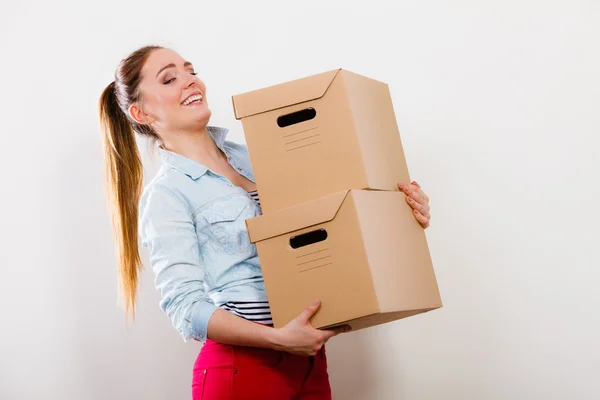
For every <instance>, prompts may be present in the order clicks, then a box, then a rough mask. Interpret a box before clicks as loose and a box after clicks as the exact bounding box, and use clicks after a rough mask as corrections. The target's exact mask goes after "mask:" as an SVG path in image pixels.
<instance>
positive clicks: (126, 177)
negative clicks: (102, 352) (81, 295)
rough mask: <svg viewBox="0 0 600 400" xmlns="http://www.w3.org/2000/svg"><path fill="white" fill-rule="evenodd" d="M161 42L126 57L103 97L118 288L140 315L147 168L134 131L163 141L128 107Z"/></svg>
mask: <svg viewBox="0 0 600 400" xmlns="http://www.w3.org/2000/svg"><path fill="white" fill-rule="evenodd" d="M160 48H162V47H160V46H145V47H142V48H140V49H138V50H136V51H134V52H133V53H131V54H130V55H129V56H128V57H127V58H125V59H123V60H121V62H120V64H119V66H118V68H117V71H116V73H115V80H114V81H113V82H111V83H110V84H109V85H108V86H107V87H106V88H105V89H104V91H103V92H102V95H101V96H100V102H99V103H100V104H99V113H100V130H101V132H102V136H103V148H104V163H105V189H106V197H107V202H108V207H109V212H110V215H111V221H112V227H113V233H114V239H115V246H116V250H117V265H118V272H119V284H120V285H119V286H120V289H121V290H120V292H121V296H122V300H123V303H124V306H125V313H126V315H127V316H132V317H133V318H135V305H136V298H137V287H138V276H139V273H140V271H141V268H142V262H141V259H140V254H139V247H138V203H139V200H140V196H141V192H142V189H143V166H142V160H141V157H140V153H139V150H138V148H137V144H136V140H135V132H138V133H139V134H140V135H142V136H146V137H149V138H151V139H152V140H154V141H156V140H160V138H159V136H158V135H157V134H156V132H154V130H153V129H152V128H151V127H150V126H148V125H143V124H139V123H137V122H136V121H134V120H132V119H131V117H130V116H129V112H128V109H129V106H130V105H131V104H132V103H134V102H137V101H141V95H140V91H139V83H140V81H141V71H142V67H143V66H144V63H145V62H146V60H147V59H148V56H149V55H150V53H151V52H152V51H154V50H156V49H160Z"/></svg>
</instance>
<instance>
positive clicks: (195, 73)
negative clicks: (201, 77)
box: [164, 72, 198, 85]
mask: <svg viewBox="0 0 600 400" xmlns="http://www.w3.org/2000/svg"><path fill="white" fill-rule="evenodd" d="M190 74H192V75H198V73H197V72H190ZM174 80H175V78H171V79H169V80H167V81H165V82H164V84H165V85H168V84H169V83H171V82H173V81H174Z"/></svg>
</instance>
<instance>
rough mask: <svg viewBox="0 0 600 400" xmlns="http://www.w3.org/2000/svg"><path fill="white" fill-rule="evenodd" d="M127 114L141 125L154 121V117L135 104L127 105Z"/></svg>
mask: <svg viewBox="0 0 600 400" xmlns="http://www.w3.org/2000/svg"><path fill="white" fill-rule="evenodd" d="M128 111H129V116H130V117H131V118H132V119H133V120H134V121H135V122H137V123H138V124H141V125H150V124H151V123H152V122H154V119H153V118H152V117H151V116H150V114H147V113H145V112H144V111H143V110H142V109H141V108H140V107H139V106H138V105H137V104H135V103H134V104H132V105H130V106H129V110H128Z"/></svg>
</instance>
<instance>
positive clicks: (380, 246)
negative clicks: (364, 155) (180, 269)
mask: <svg viewBox="0 0 600 400" xmlns="http://www.w3.org/2000/svg"><path fill="white" fill-rule="evenodd" d="M246 225H247V228H248V232H249V236H250V240H251V241H252V242H253V243H256V246H257V250H258V256H259V259H260V263H261V267H262V271H263V275H264V279H265V285H266V289H267V295H268V298H269V303H270V305H271V312H272V314H273V321H274V324H275V326H276V327H282V326H284V325H285V324H287V323H288V322H289V321H290V320H292V319H293V318H295V317H296V316H298V315H299V314H300V313H301V312H302V310H304V309H305V308H306V307H307V306H308V305H309V304H310V303H311V302H312V301H313V300H315V299H319V300H321V302H322V304H321V308H320V310H319V311H318V312H317V314H316V315H315V316H314V317H313V319H312V324H313V326H315V327H317V328H323V327H330V326H335V325H340V324H343V323H347V322H348V323H349V324H350V325H351V326H352V328H353V329H361V328H365V327H368V326H372V325H377V324H381V323H385V322H388V321H393V320H397V319H400V318H405V317H409V316H411V315H415V314H419V313H423V312H426V311H430V310H433V309H436V308H439V307H441V306H442V302H441V298H440V293H439V290H438V286H437V282H436V278H435V273H434V271H433V266H432V262H431V257H430V255H429V248H428V245H427V240H426V237H425V232H424V229H423V227H422V226H421V225H420V224H419V223H418V222H417V221H416V220H415V218H414V216H413V214H412V211H411V208H410V206H409V205H408V204H406V201H405V195H404V193H402V192H399V191H397V192H390V191H365V190H349V191H348V190H346V191H341V192H337V193H334V194H332V195H328V196H325V197H321V198H319V199H316V200H312V201H309V202H306V203H303V204H299V205H296V206H293V207H290V208H287V209H283V210H279V211H275V212H273V213H270V214H265V215H262V216H260V217H256V218H251V219H248V220H246Z"/></svg>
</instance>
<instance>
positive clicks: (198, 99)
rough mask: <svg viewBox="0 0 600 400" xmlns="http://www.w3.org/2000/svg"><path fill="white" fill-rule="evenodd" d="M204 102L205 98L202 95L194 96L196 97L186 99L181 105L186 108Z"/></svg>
mask: <svg viewBox="0 0 600 400" xmlns="http://www.w3.org/2000/svg"><path fill="white" fill-rule="evenodd" d="M202 100H203V97H202V95H201V94H194V95H191V96H190V97H188V98H187V99H185V100H184V101H183V103H181V104H182V105H184V106H193V105H197V104H201V103H203V101H202Z"/></svg>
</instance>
